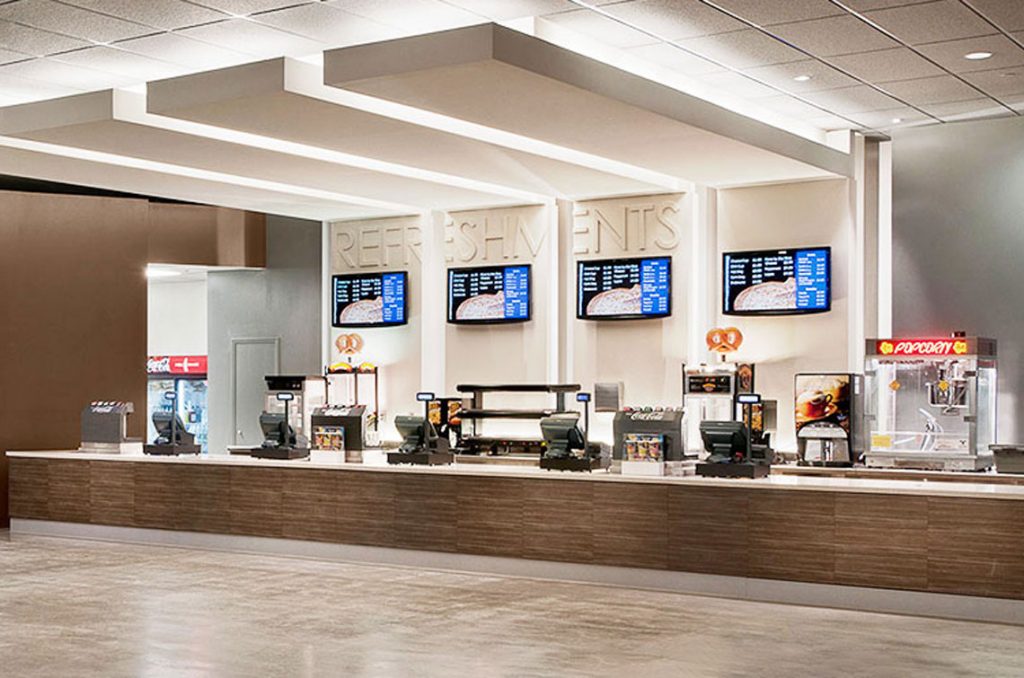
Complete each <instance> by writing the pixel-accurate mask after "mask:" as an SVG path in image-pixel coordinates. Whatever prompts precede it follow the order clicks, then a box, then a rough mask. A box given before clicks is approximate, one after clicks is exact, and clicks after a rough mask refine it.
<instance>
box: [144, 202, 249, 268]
mask: <svg viewBox="0 0 1024 678" xmlns="http://www.w3.org/2000/svg"><path fill="white" fill-rule="evenodd" d="M147 221H148V229H149V254H148V260H149V261H150V262H151V263H161V264H194V265H203V266H247V267H263V266H266V265H267V235H266V233H267V220H266V216H265V215H263V214H256V213H254V212H242V211H240V210H232V209H227V208H224V207H210V206H207V205H175V204H163V203H152V204H150V206H149V214H148V217H147Z"/></svg>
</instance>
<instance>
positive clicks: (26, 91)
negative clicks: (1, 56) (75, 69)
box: [0, 64, 83, 101]
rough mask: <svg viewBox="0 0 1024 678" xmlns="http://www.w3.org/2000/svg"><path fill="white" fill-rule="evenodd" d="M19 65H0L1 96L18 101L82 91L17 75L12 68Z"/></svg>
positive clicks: (35, 99)
mask: <svg viewBox="0 0 1024 678" xmlns="http://www.w3.org/2000/svg"><path fill="white" fill-rule="evenodd" d="M20 66H21V64H13V65H7V66H0V93H2V95H3V96H5V97H10V98H12V99H17V100H19V101H38V100H40V99H53V98H54V97H62V96H67V95H69V94H78V93H80V92H82V91H83V90H81V89H78V88H75V87H67V86H64V85H57V84H54V83H49V82H42V81H39V80H29V79H28V78H22V77H18V76H17V75H15V74H14V69H16V68H18V67H20Z"/></svg>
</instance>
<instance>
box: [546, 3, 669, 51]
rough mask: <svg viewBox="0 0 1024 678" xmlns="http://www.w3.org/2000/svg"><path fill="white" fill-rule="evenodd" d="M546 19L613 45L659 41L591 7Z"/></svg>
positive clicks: (648, 43)
mask: <svg viewBox="0 0 1024 678" xmlns="http://www.w3.org/2000/svg"><path fill="white" fill-rule="evenodd" d="M545 21H550V22H552V23H555V24H557V25H559V26H561V27H562V28H567V29H569V30H572V31H576V32H577V33H582V34H583V35H586V36H588V37H590V38H593V39H595V40H599V41H600V42H602V43H604V44H606V45H609V46H611V47H623V48H628V47H639V46H640V45H651V44H654V43H656V42H658V39H657V38H655V37H652V36H650V35H648V34H646V33H644V32H642V31H638V30H635V29H632V28H630V27H629V26H626V25H624V24H621V23H619V22H618V21H615V20H614V19H609V18H608V17H606V16H602V15H600V14H598V13H596V12H593V11H591V10H589V9H581V10H579V11H576V12H564V13H562V14H553V15H551V16H549V17H547V18H546V19H545Z"/></svg>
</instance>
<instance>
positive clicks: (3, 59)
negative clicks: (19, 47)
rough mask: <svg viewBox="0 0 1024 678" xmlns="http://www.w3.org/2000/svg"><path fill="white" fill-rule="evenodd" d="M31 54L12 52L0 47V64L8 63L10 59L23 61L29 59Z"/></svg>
mask: <svg viewBox="0 0 1024 678" xmlns="http://www.w3.org/2000/svg"><path fill="white" fill-rule="evenodd" d="M31 58H32V57H31V55H29V54H24V53H22V52H12V51H11V50H8V49H0V64H9V63H11V62H12V61H23V60H25V59H31Z"/></svg>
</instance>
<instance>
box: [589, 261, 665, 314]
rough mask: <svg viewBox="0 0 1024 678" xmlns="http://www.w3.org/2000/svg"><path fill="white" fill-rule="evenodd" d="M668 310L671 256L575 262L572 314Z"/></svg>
mask: <svg viewBox="0 0 1024 678" xmlns="http://www.w3.org/2000/svg"><path fill="white" fill-rule="evenodd" d="M671 314H672V259H671V258H669V257H652V258H649V259H646V258H644V259H601V260H588V261H577V262H576V317H577V318H580V319H583V320H625V319H629V318H664V317H666V316H668V315H671Z"/></svg>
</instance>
